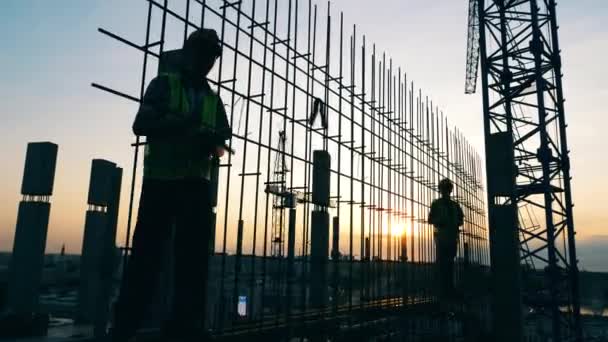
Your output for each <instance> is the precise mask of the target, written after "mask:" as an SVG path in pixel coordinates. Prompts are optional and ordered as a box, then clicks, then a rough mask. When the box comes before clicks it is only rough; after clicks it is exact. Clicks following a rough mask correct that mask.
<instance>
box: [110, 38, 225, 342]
mask: <svg viewBox="0 0 608 342" xmlns="http://www.w3.org/2000/svg"><path fill="white" fill-rule="evenodd" d="M221 52H222V49H221V43H220V40H219V38H218V36H217V33H216V32H215V31H214V30H210V29H201V30H197V31H196V32H194V33H192V34H191V35H190V36H189V37H188V39H187V40H186V41H185V43H184V47H183V49H182V59H181V62H180V63H179V64H180V67H179V68H178V69H179V70H178V71H176V72H171V73H161V74H159V75H158V77H156V78H155V79H153V80H152V81H151V82H150V84H149V85H148V88H147V90H146V93H145V96H144V98H143V101H142V103H141V106H140V108H139V111H138V113H137V117H136V118H135V122H134V123H133V132H134V133H135V134H136V135H139V136H146V141H147V144H146V147H145V152H144V177H143V178H144V179H143V184H142V190H141V199H140V203H139V213H138V217H137V225H136V227H135V232H134V235H133V246H132V250H131V255H130V258H129V261H128V263H127V269H126V270H125V273H124V280H123V285H122V288H121V291H120V296H119V298H118V301H117V303H116V305H115V308H114V322H113V327H112V330H111V336H112V340H114V341H128V340H129V339H131V338H132V337H133V336H134V335H135V333H136V330H137V329H138V328H139V326H140V323H141V320H142V318H143V315H144V313H145V312H146V304H148V303H149V302H150V301H151V299H152V298H153V295H154V294H155V292H154V291H155V290H156V288H157V286H155V285H156V283H157V280H158V276H159V272H160V269H161V264H162V260H163V259H164V258H165V255H164V254H163V247H164V245H165V243H166V241H167V240H168V239H170V236H171V227H172V226H173V224H175V235H174V239H175V240H174V242H175V247H174V251H175V254H174V258H175V263H174V266H173V269H174V294H173V309H172V314H171V317H170V318H169V319H168V321H167V324H166V327H164V328H163V330H162V331H163V332H164V333H165V334H166V337H168V340H173V339H175V340H179V341H182V340H189V339H190V338H195V339H196V336H197V334H200V333H201V332H202V330H201V329H202V324H204V313H205V311H206V287H207V286H206V285H207V272H208V258H209V255H210V252H211V251H209V246H210V244H209V241H208V240H209V238H210V230H211V229H212V227H211V225H212V210H213V208H212V199H211V191H210V190H211V187H210V171H211V167H212V162H213V160H217V158H220V157H222V156H223V155H224V152H225V146H226V145H225V144H226V140H228V139H229V138H230V137H231V131H230V127H229V124H228V119H227V118H226V113H225V111H224V105H223V104H222V101H221V99H220V97H219V96H218V95H217V94H216V93H215V92H213V91H212V90H211V87H210V85H209V83H208V82H207V80H206V76H207V74H208V73H209V71H210V70H211V68H212V67H213V65H214V63H215V61H216V59H217V58H218V57H220V55H221ZM198 340H200V339H198Z"/></svg>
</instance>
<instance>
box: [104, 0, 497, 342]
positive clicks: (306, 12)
mask: <svg viewBox="0 0 608 342" xmlns="http://www.w3.org/2000/svg"><path fill="white" fill-rule="evenodd" d="M147 3H148V12H147V26H146V38H145V43H144V44H142V45H139V44H135V43H132V42H130V41H129V40H127V39H124V38H121V37H120V36H119V35H116V34H113V33H111V32H109V31H106V30H103V29H100V32H101V33H104V34H106V35H107V36H109V37H112V38H114V39H117V40H118V41H120V42H122V43H124V44H127V45H129V46H131V47H133V48H135V49H137V50H139V51H141V52H143V66H142V75H141V87H140V93H139V96H138V97H136V96H131V95H127V94H126V93H124V92H121V91H117V90H114V89H112V88H110V87H106V86H102V85H98V84H93V86H95V87H97V88H100V89H102V90H105V91H108V92H111V93H113V94H116V95H119V96H122V97H124V98H127V99H130V100H132V101H135V102H139V101H140V99H141V98H142V96H143V91H144V89H145V85H146V84H147V83H148V81H149V80H150V76H149V73H150V70H149V69H150V64H152V63H155V62H156V63H158V58H159V57H160V56H161V55H162V54H163V53H164V52H165V51H168V50H169V47H168V46H167V45H168V44H169V43H171V47H172V48H179V47H181V43H182V42H183V40H185V38H186V37H187V36H188V33H189V32H192V31H193V30H195V29H197V28H200V27H203V26H204V27H207V28H214V29H216V30H217V31H218V34H219V36H220V39H221V41H222V44H223V51H224V53H223V56H222V57H221V58H220V59H219V60H218V63H217V65H216V67H215V68H214V70H213V71H212V73H211V74H210V75H209V77H208V79H209V82H210V83H211V84H212V85H213V86H214V87H215V89H216V91H217V93H218V94H219V95H220V96H221V97H222V99H223V101H224V103H225V105H226V109H227V113H228V116H229V121H230V124H231V127H232V130H233V138H232V139H231V141H230V143H229V145H230V147H231V148H233V149H235V150H236V151H237V153H236V155H234V156H231V155H230V156H228V157H226V158H225V160H223V161H222V164H221V165H220V177H219V191H218V194H219V196H218V206H217V221H216V222H217V225H216V227H215V229H216V234H215V246H216V247H215V256H214V257H213V258H212V261H211V262H212V265H211V266H210V274H209V277H210V278H211V279H210V290H209V291H210V293H209V300H210V306H211V308H210V309H209V310H210V312H212V314H211V315H210V317H209V319H208V322H207V323H208V324H209V326H210V327H211V328H212V329H213V330H214V333H215V334H217V335H229V334H234V333H236V332H238V331H244V330H248V331H252V330H257V331H259V330H263V329H267V328H269V327H272V326H274V327H281V326H291V325H293V324H295V323H294V322H296V321H299V322H300V323H301V322H302V321H306V320H311V319H314V320H318V321H321V320H324V319H340V322H343V324H346V325H348V326H350V327H353V326H365V324H366V322H367V321H370V319H365V318H364V317H366V316H365V315H364V313H365V314H366V315H368V312H369V311H370V308H372V309H374V310H376V309H378V308H382V309H385V310H386V309H394V308H400V309H407V308H412V309H413V308H415V307H418V306H420V305H422V304H425V305H427V304H428V305H432V304H433V303H435V302H436V296H435V291H434V284H435V283H436V280H437V277H436V275H435V273H436V271H435V269H434V266H433V264H434V261H435V248H434V242H433V229H432V227H431V226H430V225H429V224H428V223H427V215H428V210H429V207H430V204H431V202H432V200H433V199H435V198H437V197H438V192H437V189H436V188H437V187H436V185H437V183H438V182H439V180H440V179H442V178H444V177H449V178H450V179H451V180H452V181H453V182H454V185H455V193H454V197H455V198H456V199H457V200H458V202H459V203H460V204H461V205H462V207H463V210H464V212H465V218H466V220H465V225H464V226H463V227H462V233H461V235H460V240H459V241H460V242H459V251H458V260H459V263H458V264H459V265H460V266H461V267H459V270H458V272H457V273H458V275H457V278H458V280H459V282H461V283H462V282H464V281H465V278H466V277H465V275H464V271H463V267H464V265H469V266H470V265H472V266H474V267H478V268H482V267H483V266H484V265H487V264H488V262H489V260H488V259H489V256H488V250H487V233H486V219H485V202H484V198H485V193H484V187H483V183H482V181H481V179H482V169H481V167H482V166H481V159H480V157H479V155H478V153H477V152H476V151H475V150H474V149H473V148H472V147H471V145H470V144H469V143H468V142H467V141H466V139H465V138H464V136H463V135H462V133H460V132H459V131H458V130H457V129H455V128H453V127H450V125H449V124H448V120H447V118H446V117H445V116H444V114H443V112H442V111H441V110H440V109H439V108H438V106H437V105H435V104H433V102H432V101H431V100H429V98H428V96H426V95H423V93H422V90H420V89H416V88H415V86H414V82H413V81H411V80H408V78H407V74H406V73H405V72H403V71H402V69H401V68H400V67H395V66H394V65H393V61H392V59H391V58H389V57H387V55H386V53H379V52H377V51H376V46H375V45H373V44H371V45H370V44H369V43H368V42H367V41H366V38H365V36H361V35H360V34H358V33H357V30H356V27H355V26H353V28H352V31H351V33H350V34H347V33H346V32H345V27H344V19H343V15H342V13H340V18H339V26H338V28H337V29H336V28H334V27H333V26H332V25H335V23H334V21H335V20H333V19H334V18H333V17H332V16H331V11H330V5H329V3H328V5H327V10H326V14H325V15H324V16H323V18H321V15H320V14H319V10H318V7H317V5H316V4H313V3H312V2H311V1H310V0H308V1H305V0H302V1H299V0H289V1H281V2H279V1H277V0H261V1H260V0H257V1H256V0H251V1H247V2H245V1H220V0H218V1H210V0H209V1H207V0H184V1H182V2H180V3H179V4H177V3H176V2H171V6H169V2H168V1H167V0H164V1H157V0H147ZM158 19H160V20H159V21H160V22H158V21H157V20H158ZM319 26H320V27H319ZM323 26H325V27H324V28H323ZM302 31H303V32H304V33H302ZM346 35H349V37H348V39H345V36H346ZM151 37H154V38H151ZM332 45H333V46H332ZM336 46H338V47H336ZM315 102H318V103H320V106H321V107H323V108H324V109H325V112H326V115H327V121H328V126H327V127H322V126H321V125H320V123H319V122H320V120H318V121H317V122H313V123H311V122H310V117H311V115H312V114H313V113H312V112H313V109H314V106H313V104H314V103H315ZM279 131H282V132H286V136H287V140H286V144H285V146H284V147H281V146H280V144H279V139H280V138H279ZM142 144H144V143H142V142H141V139H140V137H137V139H136V143H135V144H134V150H135V153H134V164H133V165H134V167H133V171H132V177H133V179H132V186H131V197H130V198H131V201H130V204H129V220H128V226H127V232H126V239H125V246H126V247H127V248H128V246H129V245H130V236H131V226H132V219H131V218H132V212H133V207H134V203H133V199H134V192H135V183H136V179H137V176H138V174H139V172H138V169H137V166H138V158H139V147H140V146H141V145H142ZM317 149H323V150H326V151H328V152H329V153H330V155H331V156H332V168H331V187H332V200H333V202H334V203H335V206H334V207H332V208H330V209H329V211H330V214H331V215H332V216H335V217H337V218H338V219H337V222H338V225H339V254H338V256H336V257H334V258H333V260H332V261H331V264H330V267H329V269H330V270H331V276H330V277H329V279H330V282H329V284H328V286H329V287H331V288H332V291H330V292H329V293H331V298H330V299H329V300H328V304H327V307H326V308H322V309H319V308H312V307H311V306H310V304H309V300H308V297H309V295H310V293H309V282H310V279H311V277H314V276H315V275H314V274H311V273H310V271H309V255H310V225H311V223H310V214H311V211H312V210H313V207H314V205H313V204H312V203H311V202H310V200H309V198H308V195H309V194H310V192H311V190H312V187H311V182H312V180H311V173H312V151H313V150H317ZM277 158H282V159H283V160H285V163H286V164H287V165H286V166H285V169H286V171H285V172H288V176H287V177H283V178H282V179H284V181H285V182H284V183H283V181H280V182H281V185H282V186H283V187H284V188H285V189H288V190H289V191H291V192H293V193H294V194H300V195H301V200H299V201H298V205H297V207H296V215H297V216H296V246H297V248H296V250H295V251H294V253H295V256H296V257H295V263H293V264H291V265H289V264H288V262H287V259H286V258H285V257H281V256H280V257H277V256H276V255H275V256H272V254H273V253H271V248H272V247H271V245H272V241H271V240H272V239H273V238H274V237H273V236H272V235H271V234H270V232H271V226H272V222H271V221H272V220H271V217H272V212H273V210H284V209H283V208H277V206H276V205H273V203H276V201H274V200H275V198H273V197H274V196H276V195H273V194H271V193H269V192H268V191H264V190H263V189H265V188H266V187H267V186H268V185H269V184H273V183H274V182H277V181H276V179H275V177H273V172H274V170H275V168H274V167H273V165H274V163H273V162H274V161H275V160H276V159H277ZM282 214H285V215H286V213H282ZM281 222H285V220H281ZM286 230H287V227H285V229H282V230H281V232H284V231H286ZM281 234H283V233H281ZM330 241H331V239H330ZM366 241H369V246H366ZM329 247H330V246H328V248H329ZM279 248H280V249H282V250H283V251H282V253H278V254H279V255H282V256H285V255H287V254H288V253H286V251H285V250H284V249H285V248H286V247H285V244H280V247H279ZM368 250H369V252H367V251H368ZM465 250H466V252H465ZM465 256H466V260H465ZM126 260H127V259H126V258H125V262H126ZM288 267H289V268H292V269H288ZM239 296H246V298H247V304H246V308H247V313H246V314H245V315H239V313H238V312H237V306H238V297H239ZM371 321H374V320H371ZM344 322H345V323H344ZM410 323H411V324H409V325H408V327H409V330H408V332H407V333H408V334H411V336H415V335H416V334H417V333H419V332H420V331H422V330H424V329H425V327H426V328H428V327H429V326H433V324H436V322H435V323H433V322H431V321H429V322H426V323H424V324H422V326H421V325H420V324H418V323H419V322H416V321H415V320H412V321H411V322H410ZM294 334H295V333H294ZM293 336H304V335H302V334H300V335H297V334H295V335H293Z"/></svg>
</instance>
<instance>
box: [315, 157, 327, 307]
mask: <svg viewBox="0 0 608 342" xmlns="http://www.w3.org/2000/svg"><path fill="white" fill-rule="evenodd" d="M330 176H331V174H330V156H329V153H328V152H327V151H314V152H313V177H312V179H313V183H312V202H313V203H314V204H315V205H316V206H315V210H313V211H312V218H311V232H310V235H311V241H310V272H311V274H312V277H311V284H310V286H311V288H310V302H311V303H310V304H311V306H312V307H317V308H318V307H324V306H326V305H327V299H328V293H327V284H328V283H327V263H328V259H329V213H328V212H327V207H328V206H329V190H330V187H329V185H330Z"/></svg>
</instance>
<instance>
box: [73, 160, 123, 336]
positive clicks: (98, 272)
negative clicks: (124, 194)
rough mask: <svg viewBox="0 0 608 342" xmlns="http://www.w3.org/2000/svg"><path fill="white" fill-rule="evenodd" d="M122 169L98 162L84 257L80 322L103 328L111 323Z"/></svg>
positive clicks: (92, 183) (93, 172)
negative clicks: (107, 320)
mask: <svg viewBox="0 0 608 342" xmlns="http://www.w3.org/2000/svg"><path fill="white" fill-rule="evenodd" d="M121 180H122V169H121V168H119V167H116V164H114V163H112V162H110V161H107V160H103V159H94V160H93V161H92V163H91V175H90V182H89V192H88V198H87V204H88V205H89V209H88V210H87V212H86V216H85V226H84V235H83V241H82V252H81V257H80V289H79V294H78V295H79V317H78V318H79V320H81V321H82V322H88V323H97V324H96V325H102V324H103V323H102V322H101V321H104V320H105V319H107V317H106V316H107V310H108V307H109V300H110V298H109V297H110V292H111V289H112V285H113V284H112V277H113V273H114V270H115V266H116V262H115V261H116V257H117V253H116V245H115V240H116V226H117V221H118V207H119V205H120V189H121Z"/></svg>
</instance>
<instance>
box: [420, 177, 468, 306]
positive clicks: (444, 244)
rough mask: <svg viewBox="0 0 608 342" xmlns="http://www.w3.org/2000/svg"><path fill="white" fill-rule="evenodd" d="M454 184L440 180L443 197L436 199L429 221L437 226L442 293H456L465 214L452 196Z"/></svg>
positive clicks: (449, 295) (435, 231) (437, 249)
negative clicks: (456, 277)
mask: <svg viewBox="0 0 608 342" xmlns="http://www.w3.org/2000/svg"><path fill="white" fill-rule="evenodd" d="M453 189H454V185H453V184H452V181H450V180H449V179H447V178H445V179H443V180H441V181H440V182H439V192H440V193H441V197H440V198H438V199H436V200H434V201H433V203H432V204H431V210H430V212H429V219H428V221H429V223H430V224H432V225H433V226H435V229H434V236H435V247H436V251H437V264H438V266H439V267H438V269H439V281H440V285H439V286H440V295H441V296H442V297H443V298H447V297H451V296H453V295H454V258H455V257H456V250H457V246H458V234H459V230H460V228H459V227H460V226H462V224H463V222H464V214H463V212H462V208H461V207H460V205H459V204H458V203H457V202H456V201H454V200H452V199H451V198H450V195H451V193H452V190H453Z"/></svg>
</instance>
